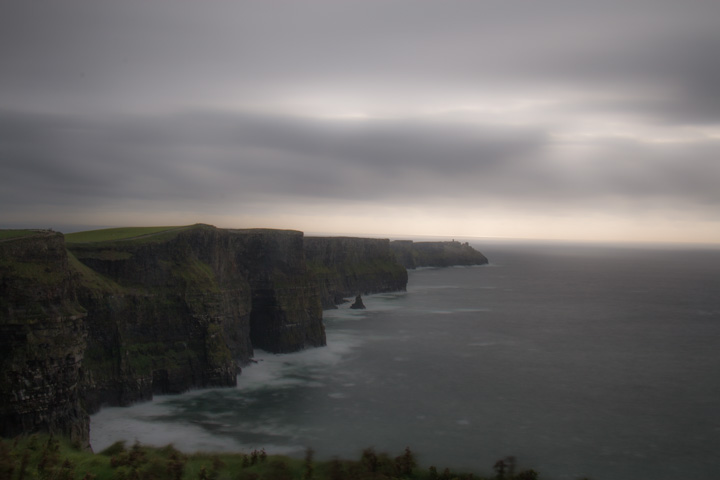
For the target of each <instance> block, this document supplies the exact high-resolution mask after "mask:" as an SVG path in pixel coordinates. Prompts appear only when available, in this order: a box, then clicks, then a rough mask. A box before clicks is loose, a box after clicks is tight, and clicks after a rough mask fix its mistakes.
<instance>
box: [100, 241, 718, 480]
mask: <svg viewBox="0 0 720 480" xmlns="http://www.w3.org/2000/svg"><path fill="white" fill-rule="evenodd" d="M475 246H476V248H478V249H479V250H481V251H482V252H483V253H485V254H486V255H487V256H488V257H489V258H490V261H491V265H488V266H482V267H464V268H458V267H456V268H446V269H421V270H418V271H414V272H411V273H410V281H409V285H408V291H407V292H406V293H397V294H384V295H375V296H370V297H367V298H365V304H366V305H367V307H368V309H367V310H365V311H353V310H349V309H348V308H347V305H346V306H345V308H340V309H339V310H336V311H330V312H326V314H325V322H326V326H327V334H328V346H327V347H325V348H320V349H313V350H307V351H304V352H299V353H296V354H289V355H271V354H267V353H263V352H257V355H256V359H257V360H258V363H257V364H254V365H252V366H250V367H247V368H245V369H244V370H243V373H242V375H241V376H240V377H239V378H238V387H237V388H236V389H211V390H200V391H194V392H190V393H188V394H184V395H179V396H163V397H158V398H156V400H154V401H153V402H149V403H144V404H139V405H135V406H132V407H130V408H107V409H104V410H102V411H101V412H100V413H98V414H96V415H94V416H93V417H92V419H91V441H92V444H93V446H94V448H95V449H96V451H97V450H100V449H102V448H104V447H105V446H107V445H109V444H111V443H112V442H114V441H115V440H118V439H125V440H128V441H130V442H132V441H134V440H139V441H140V442H142V443H148V444H158V445H164V444H167V443H173V444H174V445H175V446H177V447H179V448H182V449H185V450H188V451H194V450H226V451H227V450H229V451H237V450H244V451H247V450H251V449H253V448H261V447H264V448H265V449H266V450H268V451H269V452H275V453H288V454H293V455H298V456H301V455H303V453H304V450H305V448H306V447H312V448H313V449H314V450H315V451H316V455H317V457H319V458H330V457H332V456H334V455H337V456H340V457H346V458H359V455H360V452H361V450H362V449H363V448H366V447H371V446H372V447H374V448H375V449H376V450H379V451H386V452H389V453H391V454H394V455H397V454H399V453H400V452H401V451H402V450H403V449H404V448H405V447H406V446H409V447H410V448H411V449H412V450H413V451H414V452H415V453H416V454H417V456H418V459H419V461H420V463H421V464H422V465H423V466H429V465H436V466H437V467H439V468H444V467H446V466H447V467H451V468H454V469H469V470H474V471H477V472H479V473H486V474H489V473H491V471H492V465H493V463H494V462H495V461H496V460H498V459H500V458H502V457H505V456H508V455H514V456H516V457H517V459H518V463H519V465H520V466H521V467H522V468H534V469H536V470H538V471H540V472H541V475H542V477H543V478H551V479H557V480H561V479H576V478H579V477H581V476H588V477H591V478H593V479H597V480H602V479H606V480H623V479H628V480H629V479H633V480H638V479H656V480H663V479H673V480H676V479H684V478H693V479H695V480H702V479H708V480H709V479H715V478H718V475H719V474H720V473H719V472H720V453H719V452H720V250H710V249H682V248H674V249H658V248H645V249H643V248H621V247H607V246H605V247H591V246H577V245H549V244H535V245H529V244H499V243H495V244H494V243H488V242H476V243H475Z"/></svg>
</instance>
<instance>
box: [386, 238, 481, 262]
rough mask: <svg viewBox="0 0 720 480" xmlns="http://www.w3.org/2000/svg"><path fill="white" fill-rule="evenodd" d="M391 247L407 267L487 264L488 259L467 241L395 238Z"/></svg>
mask: <svg viewBox="0 0 720 480" xmlns="http://www.w3.org/2000/svg"><path fill="white" fill-rule="evenodd" d="M390 248H391V250H392V252H393V253H394V254H395V257H396V258H397V260H398V262H400V263H401V264H402V265H403V266H405V268H409V269H413V268H417V267H449V266H451V265H485V264H487V263H488V259H487V258H486V257H485V255H483V254H482V253H480V252H478V251H477V250H475V249H474V248H473V247H471V246H470V245H469V244H468V243H467V242H466V243H460V242H456V241H455V240H453V241H451V242H413V241H412V240H394V241H392V242H390Z"/></svg>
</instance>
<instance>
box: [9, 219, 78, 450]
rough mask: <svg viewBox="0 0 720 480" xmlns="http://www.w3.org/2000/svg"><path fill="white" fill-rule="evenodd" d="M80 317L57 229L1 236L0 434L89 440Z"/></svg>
mask: <svg viewBox="0 0 720 480" xmlns="http://www.w3.org/2000/svg"><path fill="white" fill-rule="evenodd" d="M84 315H85V313H84V309H83V308H82V307H81V306H80V304H79V303H78V302H77V299H76V296H75V291H74V282H73V272H72V269H71V268H70V267H69V265H68V262H67V256H66V254H65V245H64V241H63V237H62V235H61V234H59V233H53V232H40V233H37V234H35V235H32V236H30V237H25V238H20V239H10V240H4V241H2V240H0V392H1V393H2V395H1V396H0V435H2V436H14V435H18V434H21V433H23V432H32V431H36V430H39V429H42V430H49V431H51V432H54V433H58V434H63V435H65V436H68V437H70V438H72V439H73V440H76V441H78V442H81V443H87V441H88V418H87V415H86V413H85V411H84V410H83V408H82V407H81V403H80V388H79V383H80V376H81V362H82V360H83V351H84V349H85V343H86V336H87V333H86V330H85V327H84V322H83V317H84Z"/></svg>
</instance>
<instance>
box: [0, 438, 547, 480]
mask: <svg viewBox="0 0 720 480" xmlns="http://www.w3.org/2000/svg"><path fill="white" fill-rule="evenodd" d="M494 470H495V473H494V474H493V475H491V476H488V477H483V476H477V475H474V474H472V473H460V472H453V471H450V470H449V469H444V470H439V469H438V468H436V467H434V466H431V467H429V468H428V469H421V468H419V467H418V466H417V463H416V462H415V457H414V455H413V453H412V452H411V451H410V449H409V448H406V449H405V451H404V452H402V453H401V454H400V455H399V456H397V457H391V456H389V455H387V454H384V453H376V452H375V451H374V450H373V449H372V448H369V449H366V450H364V451H363V452H362V456H361V457H360V459H359V460H357V461H350V460H337V459H335V460H331V461H315V459H314V457H313V451H312V450H308V451H307V452H306V454H305V458H304V459H296V458H289V457H285V456H277V455H272V456H269V455H266V453H265V451H264V450H260V451H257V450H255V451H253V452H250V453H249V454H244V453H234V454H211V453H195V454H191V455H187V454H184V453H181V452H180V451H178V450H176V449H175V448H173V447H172V445H169V446H167V447H163V448H155V447H148V446H144V445H140V444H139V443H135V444H134V445H132V446H130V447H128V446H127V445H125V443H124V442H117V443H115V444H113V445H111V446H110V447H108V448H106V449H105V450H103V451H102V452H100V453H97V454H93V453H91V452H89V451H86V450H83V449H81V448H79V447H78V446H74V445H72V444H71V443H70V442H69V441H67V440H65V439H59V438H57V437H52V436H49V435H31V436H23V437H18V438H16V439H14V440H2V439H0V479H2V480H191V479H192V480H346V479H347V480H390V479H407V480H454V479H458V480H489V479H497V480H537V479H538V478H539V477H538V474H537V473H536V472H535V471H533V470H524V471H521V472H516V471H515V460H514V458H512V457H509V458H506V459H503V460H500V461H498V462H497V463H496V464H495V466H494Z"/></svg>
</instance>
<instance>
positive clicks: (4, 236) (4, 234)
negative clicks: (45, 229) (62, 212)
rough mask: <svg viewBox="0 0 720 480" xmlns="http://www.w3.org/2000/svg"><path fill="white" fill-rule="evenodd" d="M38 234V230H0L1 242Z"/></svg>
mask: <svg viewBox="0 0 720 480" xmlns="http://www.w3.org/2000/svg"><path fill="white" fill-rule="evenodd" d="M37 233H38V232H37V230H0V240H9V239H11V238H19V237H29V236H30V235H35V234H37Z"/></svg>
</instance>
